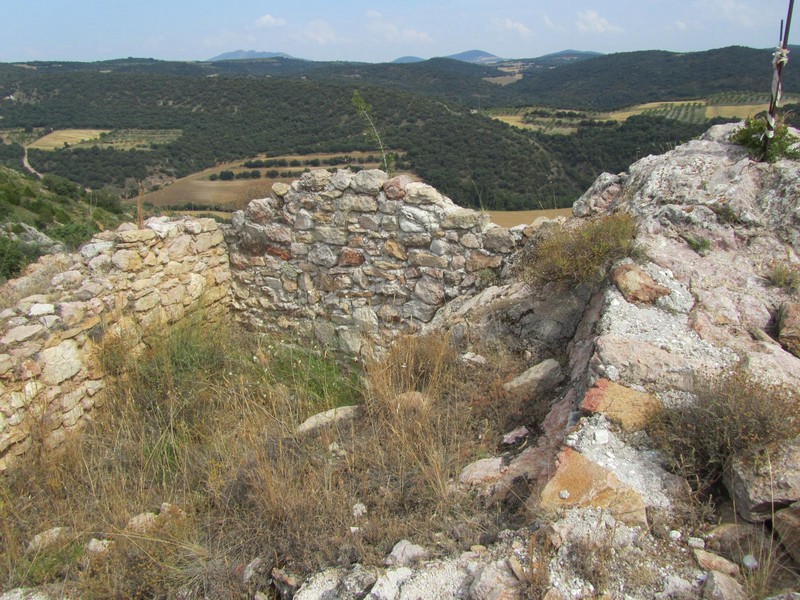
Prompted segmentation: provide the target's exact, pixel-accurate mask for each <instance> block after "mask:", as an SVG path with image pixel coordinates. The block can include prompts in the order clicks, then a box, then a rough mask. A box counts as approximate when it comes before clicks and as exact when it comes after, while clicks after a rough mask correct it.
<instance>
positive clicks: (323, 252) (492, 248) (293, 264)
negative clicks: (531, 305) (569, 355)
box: [228, 170, 523, 351]
mask: <svg viewBox="0 0 800 600" xmlns="http://www.w3.org/2000/svg"><path fill="white" fill-rule="evenodd" d="M522 237H523V235H522V233H521V232H520V231H510V230H506V229H502V228H499V227H497V226H496V225H492V224H490V223H489V222H488V217H487V216H486V215H483V214H481V213H479V212H476V211H472V210H468V209H464V208H460V207H458V206H456V205H455V204H453V202H452V201H451V200H450V199H448V198H445V197H443V196H442V195H441V194H439V192H437V191H436V190H435V189H433V188H432V187H430V186H428V185H425V184H423V183H418V182H412V181H411V180H410V179H409V178H408V177H395V178H393V179H387V177H386V174H385V173H383V172H381V171H374V170H373V171H361V172H359V173H356V174H355V175H354V174H352V173H351V172H350V171H339V172H337V173H334V174H331V173H329V172H327V171H312V172H310V173H306V174H304V175H303V177H302V178H301V179H300V180H299V181H295V182H294V183H293V184H292V185H291V186H288V187H287V186H285V185H278V184H276V185H275V186H273V193H272V195H271V196H270V197H269V198H265V199H261V200H253V201H252V202H251V203H250V205H249V206H248V207H247V209H246V210H245V211H242V212H239V213H236V214H235V215H234V218H233V226H232V228H231V230H230V231H229V232H228V244H229V246H230V249H231V265H232V271H233V292H234V294H233V295H234V297H233V307H234V308H235V309H236V311H237V312H238V313H239V314H240V316H241V318H242V319H244V320H245V321H247V322H249V323H251V324H253V325H256V326H266V327H269V328H283V329H295V330H300V331H301V332H304V333H308V332H311V331H314V329H315V328H314V327H313V325H312V324H313V323H314V322H315V321H317V322H326V323H331V324H332V325H333V329H334V334H335V335H334V339H333V340H331V339H326V340H325V342H326V343H330V342H331V341H335V340H336V338H338V344H339V345H340V346H341V347H342V348H343V349H345V350H347V351H354V350H355V351H358V347H359V343H355V344H354V339H355V338H358V337H360V336H364V337H365V338H367V339H371V340H373V341H375V342H380V341H381V339H382V338H383V337H385V336H386V335H387V334H388V335H389V337H391V335H392V334H393V333H395V332H397V331H400V330H412V331H413V330H414V329H416V328H417V327H418V326H420V325H422V324H424V323H427V322H428V321H430V320H431V319H432V318H433V316H434V314H435V313H436V312H437V311H438V310H439V309H440V308H441V307H442V306H444V304H445V303H446V302H447V301H448V300H451V299H453V298H455V297H457V296H459V295H461V294H465V293H467V294H469V293H472V292H474V291H475V290H477V289H478V288H479V287H481V285H482V280H481V278H482V277H485V273H486V272H488V271H489V270H491V269H497V268H499V267H500V266H501V265H502V263H503V258H504V257H506V256H508V255H509V254H510V253H511V252H512V251H513V250H514V249H515V247H516V246H517V244H518V243H519V242H520V241H521V240H522ZM316 329H319V328H316ZM326 329H327V328H326ZM328 333H330V332H328ZM354 336H355V337H354ZM327 337H329V336H327Z"/></svg>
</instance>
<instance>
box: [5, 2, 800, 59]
mask: <svg viewBox="0 0 800 600" xmlns="http://www.w3.org/2000/svg"><path fill="white" fill-rule="evenodd" d="M787 8H788V0H613V1H612V0H594V1H591V2H584V1H579V0H575V1H573V0H561V1H555V2H553V1H548V2H542V1H531V0H527V1H523V0H492V1H487V0H459V1H458V2H444V1H440V0H402V1H399V2H375V1H374V0H373V1H367V0H339V1H329V0H302V1H295V2H293V1H291V0H289V1H287V0H283V1H281V2H272V1H265V2H254V1H252V0H248V1H244V0H222V1H220V0H135V1H131V0H2V3H0V14H1V15H2V20H3V23H4V24H3V33H2V37H0V62H16V61H28V60H80V61H90V60H104V59H110V58H124V57H128V56H136V57H152V58H159V59H173V60H205V59H208V58H210V57H212V56H215V55H217V54H220V53H222V52H227V51H231V50H237V49H243V50H261V51H271V52H286V53H288V54H291V55H293V56H297V57H299V58H307V59H312V60H360V61H367V62H383V61H391V60H394V59H395V58H397V57H399V56H404V55H416V56H421V57H423V58H430V57H432V56H443V55H447V54H454V53H456V52H462V51H465V50H471V49H476V48H477V49H481V50H485V51H487V52H491V53H493V54H497V55H498V56H502V57H505V58H530V57H535V56H540V55H542V54H547V53H550V52H556V51H559V50H564V49H566V48H572V49H577V50H595V51H598V52H605V53H610V52H622V51H629V50H648V49H661V50H673V51H679V52H685V51H691V50H706V49H709V48H719V47H722V46H729V45H733V44H739V45H744V46H752V47H759V48H761V47H770V46H774V45H776V44H777V39H778V30H779V25H780V20H781V19H782V18H784V17H785V16H786V10H787ZM798 13H800V11H798ZM792 29H793V32H794V33H795V34H796V35H792V36H791V42H792V43H798V41H799V40H800V14H798V15H797V19H796V21H795V25H794V27H793V28H792Z"/></svg>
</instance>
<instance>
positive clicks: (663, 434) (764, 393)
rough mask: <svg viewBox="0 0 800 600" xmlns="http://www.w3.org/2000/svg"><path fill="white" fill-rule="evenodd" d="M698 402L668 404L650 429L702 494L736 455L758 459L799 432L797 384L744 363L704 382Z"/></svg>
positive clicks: (670, 461) (670, 459)
mask: <svg viewBox="0 0 800 600" xmlns="http://www.w3.org/2000/svg"><path fill="white" fill-rule="evenodd" d="M696 396H697V399H696V401H695V402H691V403H687V404H683V405H680V406H674V407H670V408H664V409H663V410H662V411H661V412H660V413H659V414H658V415H656V417H655V418H654V419H653V421H652V423H651V424H650V426H649V432H650V434H651V436H652V438H653V440H654V441H655V444H656V446H657V448H658V449H659V450H661V451H662V452H663V453H664V455H665V456H666V458H667V464H668V466H669V467H670V468H671V469H672V470H673V471H674V472H676V473H678V474H680V475H682V476H684V477H686V479H687V480H688V482H689V484H690V485H691V486H692V489H693V490H694V491H695V492H698V493H699V494H700V495H706V494H708V493H710V492H711V491H713V489H714V487H715V485H716V484H717V483H718V482H719V481H720V480H721V478H722V476H723V475H724V474H725V471H726V469H728V468H729V467H730V465H731V460H732V459H733V458H741V459H743V460H755V459H756V458H758V457H759V456H761V455H763V454H764V453H765V452H768V451H769V450H770V449H771V448H773V447H774V446H776V445H780V444H782V443H786V442H787V441H788V440H791V439H793V438H795V437H797V436H798V435H800V396H798V393H797V391H796V390H791V389H788V388H785V387H779V386H775V385H770V384H766V383H763V382H761V381H759V380H758V379H755V378H754V377H753V376H752V375H751V374H749V373H748V372H747V371H745V370H744V369H743V368H741V367H738V368H736V369H735V370H733V371H732V372H730V373H728V374H726V375H721V376H717V377H712V378H710V379H709V380H707V381H705V382H703V383H701V384H700V386H699V387H698V389H697V391H696Z"/></svg>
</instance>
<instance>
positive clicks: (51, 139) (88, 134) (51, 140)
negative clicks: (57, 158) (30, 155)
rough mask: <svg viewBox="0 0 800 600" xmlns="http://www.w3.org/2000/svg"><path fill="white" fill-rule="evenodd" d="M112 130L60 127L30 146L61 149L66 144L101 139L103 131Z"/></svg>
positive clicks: (40, 148) (42, 148)
mask: <svg viewBox="0 0 800 600" xmlns="http://www.w3.org/2000/svg"><path fill="white" fill-rule="evenodd" d="M110 131H111V130H110V129H60V130H58V131H54V132H52V133H48V134H47V135H45V136H43V137H40V138H39V139H38V140H36V141H35V142H33V143H32V144H30V145H29V146H28V147H29V148H35V149H36V150H59V149H61V148H63V147H64V144H69V145H70V146H72V145H74V144H78V143H80V142H86V141H89V140H95V139H99V138H100V134H101V133H108V132H110Z"/></svg>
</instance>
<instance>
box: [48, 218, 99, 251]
mask: <svg viewBox="0 0 800 600" xmlns="http://www.w3.org/2000/svg"><path fill="white" fill-rule="evenodd" d="M97 231H98V229H97V226H96V225H95V224H94V223H86V222H82V223H67V224H66V225H59V226H58V227H56V228H55V229H52V230H51V231H50V233H51V234H52V236H53V237H54V238H56V239H59V240H61V241H62V242H64V244H66V246H67V247H68V248H69V249H70V250H75V249H76V248H78V247H79V246H80V245H81V244H83V243H84V242H88V241H89V239H91V237H92V236H93V235H94V234H95V233H97Z"/></svg>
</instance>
